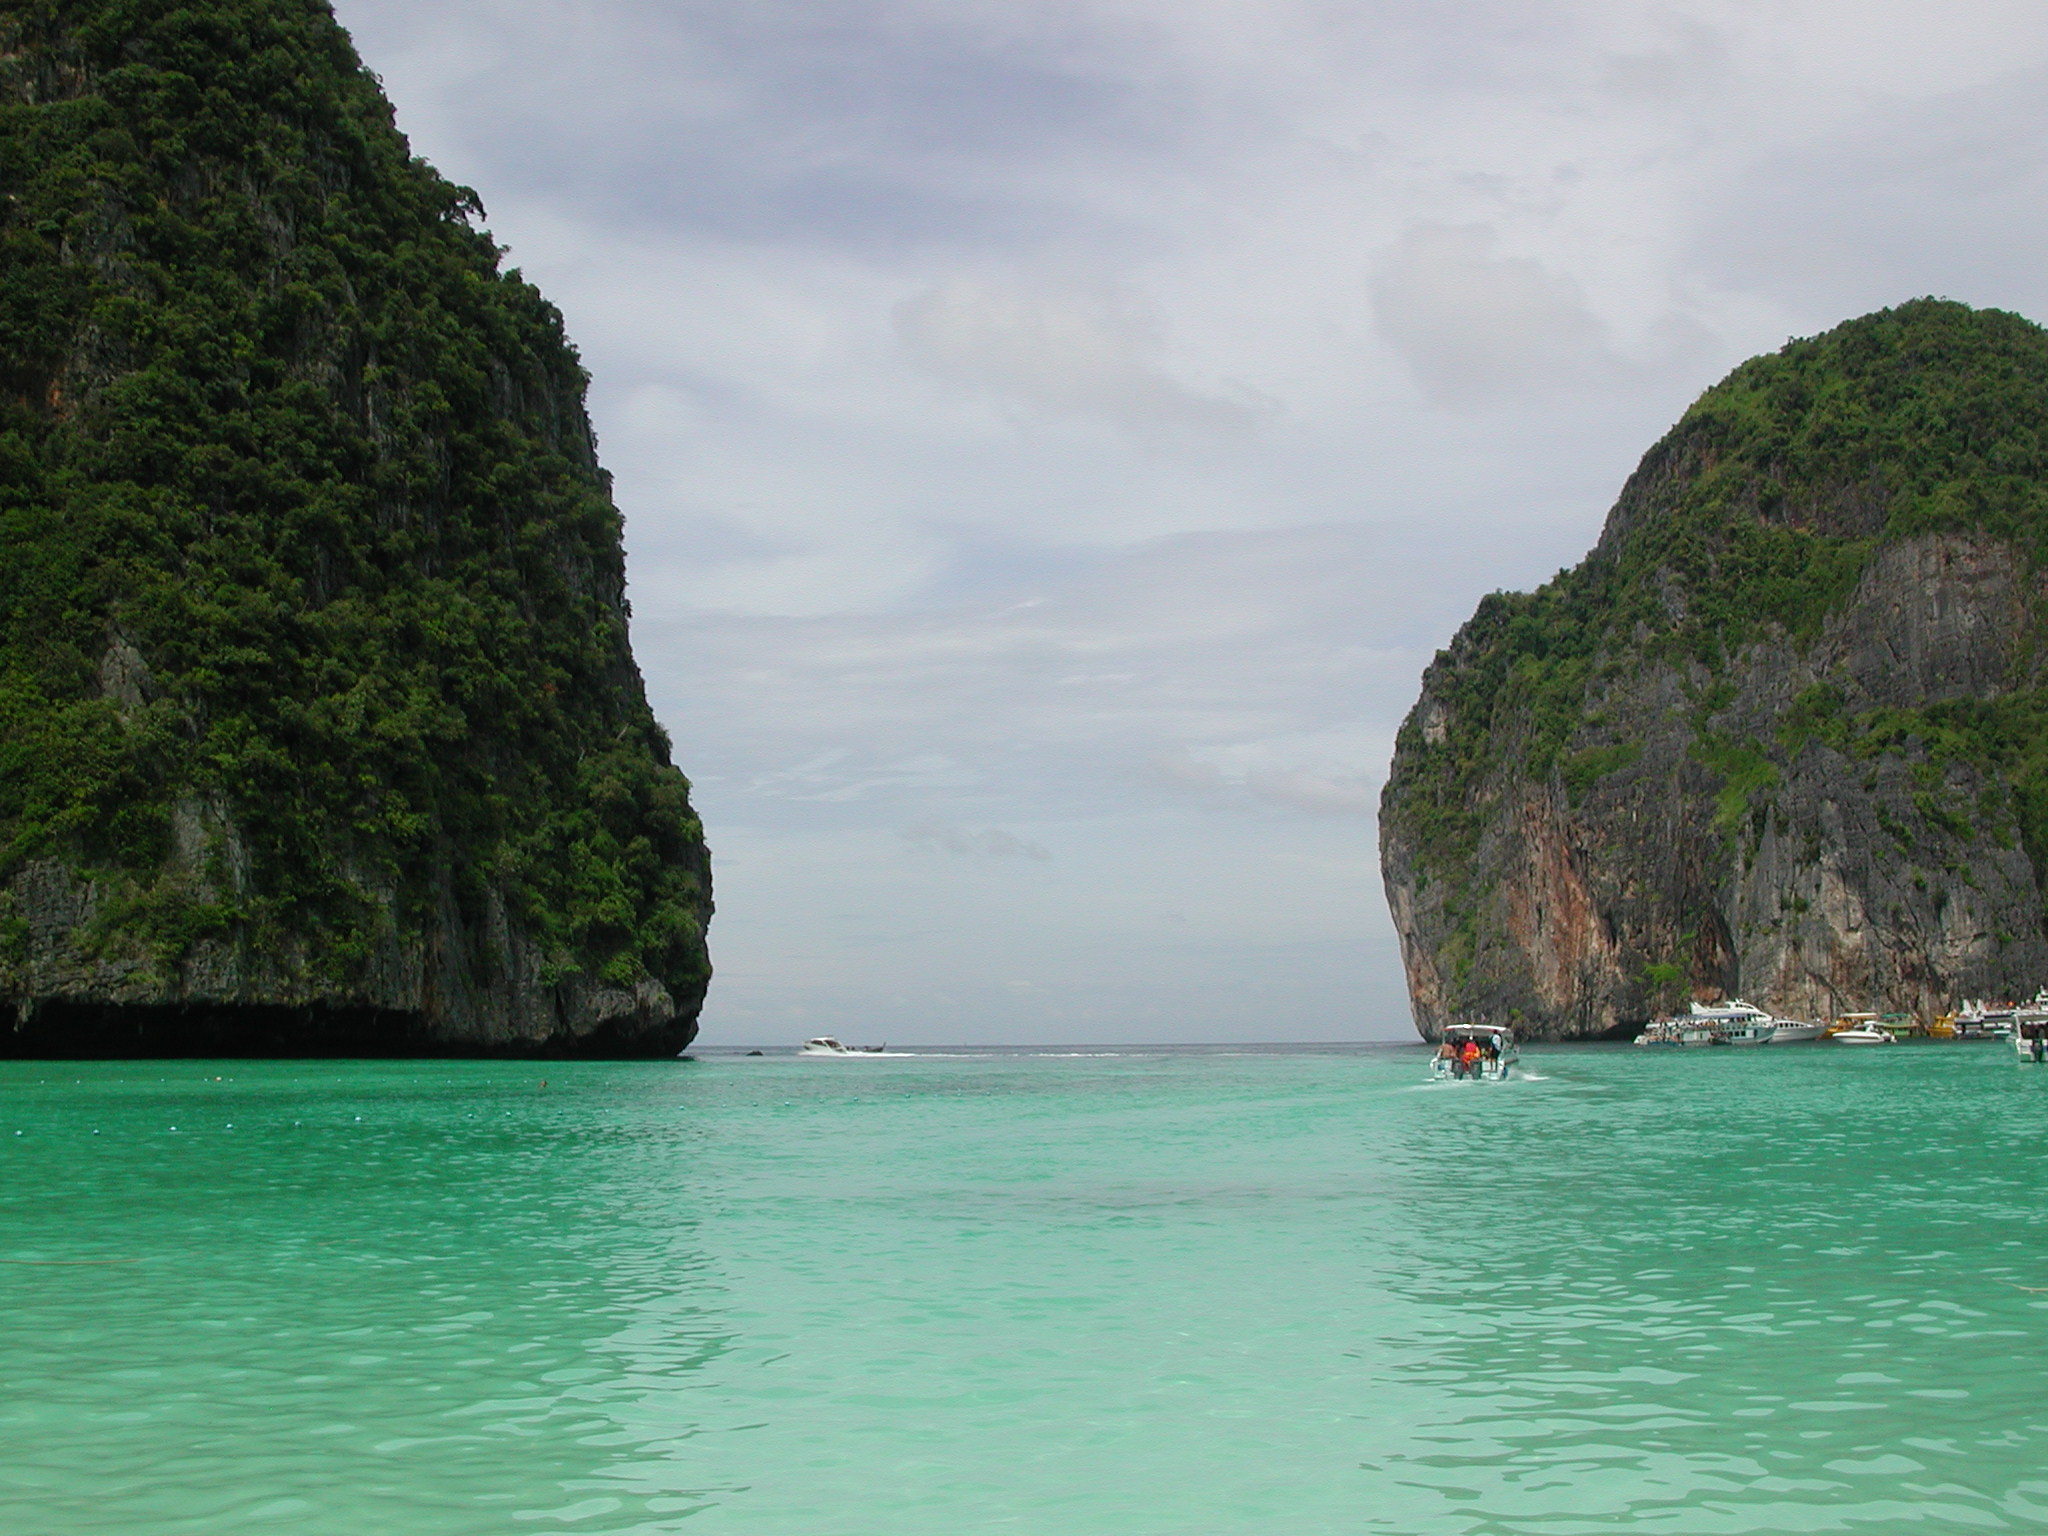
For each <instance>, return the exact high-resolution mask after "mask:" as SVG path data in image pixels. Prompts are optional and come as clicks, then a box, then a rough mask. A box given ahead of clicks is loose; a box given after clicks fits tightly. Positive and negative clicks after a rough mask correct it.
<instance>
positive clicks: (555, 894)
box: [0, 0, 711, 1056]
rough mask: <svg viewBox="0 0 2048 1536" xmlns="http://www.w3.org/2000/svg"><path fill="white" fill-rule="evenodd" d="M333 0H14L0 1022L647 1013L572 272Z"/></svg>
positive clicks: (281, 1039)
mask: <svg viewBox="0 0 2048 1536" xmlns="http://www.w3.org/2000/svg"><path fill="white" fill-rule="evenodd" d="M480 215H481V206H480V204H479V203H478V201H477V199H476V197H475V194H473V193H471V192H469V191H468V190H467V189H464V188H461V187H456V186H452V185H450V184H449V183H447V182H446V181H444V180H442V178H441V177H439V176H438V175H436V174H435V173H434V171H433V170H432V169H431V168H429V167H428V166H426V165H424V164H423V163H421V162H419V161H417V160H415V159H413V158H412V157H411V155H410V153H409V151H408V148H407V146H406V143H405V140H404V138H403V137H402V136H401V135H400V134H399V133H398V132H397V130H396V129H395V127H394V126H393V122H392V116H391V109H390V106H389V104H388V103H387V102H386V101H385V100H384V98H383V96H382V94H381V93H380V91H379V89H378V86H377V83H376V81H375V79H374V78H373V77H372V76H370V75H369V74H368V73H367V72H366V71H365V70H364V69H363V68H362V66H361V64H360V62H359V60H358V59H357V58H356V56H355V54H354V51H353V49H352V48H351V46H350V44H349V41H348V38H347V35H346V34H345V33H344V32H343V31H342V30H341V28H340V27H339V26H338V25H337V24H336V23H335V21H334V19H333V16H332V15H331V13H330V12H329V11H328V9H327V8H326V6H325V5H324V4H320V3H309V0H199V3H189V0H188V3H171V0H79V3H75V4H69V5H64V6H32V7H12V8H9V9H8V10H7V11H6V12H4V13H0V546H4V550H5V558H4V559H0V1008H4V1011H0V1053H13V1054H36V1055H72V1054H82V1055H94V1054H116V1055H150V1054H159V1053H186V1054H263V1055H296V1054H311V1053H320V1054H376V1055H384V1054H399V1055H407V1054H458V1055H469V1054H506V1055H539V1056H548V1055H578V1054H585V1055H591V1054H595V1055H672V1054H674V1053H675V1052H677V1051H678V1050H680V1049H681V1048H682V1047H683V1046H685V1045H687V1044H688V1043H689V1041H690V1040H691V1038H692V1037H693V1036H694V1035H695V1033H696V1018H697V1012H698V1008H699V1006H700V1003H701V1001H702V998H703V994H704V989H705V986H706V983H707V981H708V978H709V975H710V967H709V963H708V960H707V957H706V950H705V943H704V930H705V926H706V924H707V922H708V921H709V918H710V915H711V900H710V879H709V871H708V865H707V860H706V856H705V851H704V845H703V839H702V833H701V828H700V827H699V824H698V821H697V819H696V817H695V815H694V814H693V812H692V810H691V807H690V802H689V786H688V784H687V782H686V781H685V780H684V778H683V776H682V775H681V773H680V772H678V771H677V770H676V769H675V768H674V767H673V766H671V764H670V762H669V744H668V741H667V738H666V737H665V735H664V734H663V732H662V730H661V728H660V727H659V726H658V725H657V724H656V723H655V721H654V719H653V717H652V715H651V713H650V711H649V709H648V707H647V703H646V699H645V696H644V693H643V690H642V686H641V680H640V675H639V672H638V670H637V668H636V667H635V665H634V662H633V657H632V653H631V650H630V648H629V645H628V641H627V628H626V621H627V607H626V603H625V597H624V586H625V577H624V564H623V556H622V553H621V543H620V524H619V517H618V513H617V511H616V510H615V509H614V507H613V505H612V502H611V498H610V493H609V484H608V481H607V479H606V477H605V475H604V473H603V471H602V470H601V469H600V468H599V466H598V463H597V459H596V454H595V449H594V444H593V440H592V436H591V432H590V427H589V422H588V419H587V417H586V415H585V412H584V404H583V391H584V376H583V373H582V370H581V368H580V366H579V365H578V363H577V360H576V356H575V353H574V351H573V349H572V348H571V347H570V346H569V344H568V343H567V341H566V340H565V339H564V337H563V334H562V328H561V319H560V316H559V315H558V314H557V312H556V311H555V310H554V309H553V308H552V307H551V306H550V305H549V304H547V302H546V301H545V300H544V299H542V298H541V296H540V295H539V294H538V293H536V292H535V291H534V290H533V289H532V288H531V287H529V286H528V285H527V284H525V283H524V282H523V281H521V280H520V278H519V276H518V274H517V273H510V272H503V271H500V270H499V266H498V251H497V249H496V247H495V246H494V245H493V243H492V242H491V240H490V238H489V236H488V235H487V234H485V233H483V232H482V231H481V230H480V229H478V228H477V227H476V221H477V219H478V218H479V216H480Z"/></svg>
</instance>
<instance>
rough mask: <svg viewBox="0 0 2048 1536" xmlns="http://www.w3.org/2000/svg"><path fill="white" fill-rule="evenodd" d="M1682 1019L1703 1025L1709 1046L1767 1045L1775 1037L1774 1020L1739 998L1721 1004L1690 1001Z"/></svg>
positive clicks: (1776, 1024) (1776, 1035)
mask: <svg viewBox="0 0 2048 1536" xmlns="http://www.w3.org/2000/svg"><path fill="white" fill-rule="evenodd" d="M1682 1022H1684V1023H1687V1024H1693V1025H1699V1024H1704V1025H1706V1026H1707V1029H1708V1030H1709V1031H1710V1037H1709V1043H1710V1044H1713V1045H1769V1044H1770V1043H1771V1042H1772V1041H1774V1040H1776V1039H1777V1037H1778V1021H1777V1020H1776V1019H1774V1018H1772V1017H1771V1016H1770V1015H1769V1014H1768V1013H1765V1012H1764V1011H1763V1009H1761V1008H1759V1007H1757V1006H1756V1004H1754V1003H1745V1002H1744V1001H1743V1000H1742V999H1741V998H1739V997H1731V998H1729V999H1728V1001H1727V1002H1725V1003H1694V1004H1693V1005H1692V1007H1691V1009H1690V1010H1689V1011H1688V1012H1687V1014H1686V1016H1685V1018H1684V1020H1683V1021H1682ZM1787 1022H1790V1021H1787Z"/></svg>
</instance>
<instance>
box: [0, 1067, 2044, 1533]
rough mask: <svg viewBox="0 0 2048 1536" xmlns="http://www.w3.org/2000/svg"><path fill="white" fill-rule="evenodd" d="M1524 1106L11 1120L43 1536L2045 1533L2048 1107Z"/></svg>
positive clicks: (1648, 1080)
mask: <svg viewBox="0 0 2048 1536" xmlns="http://www.w3.org/2000/svg"><path fill="white" fill-rule="evenodd" d="M1528 1065H1529V1066H1530V1067H1531V1068H1532V1069H1533V1070H1534V1072H1535V1073H1536V1074H1537V1076H1536V1078H1535V1079H1534V1080H1530V1081H1524V1082H1516V1083H1509V1084H1506V1085H1500V1086H1494V1085H1444V1086H1429V1085H1424V1084H1422V1083H1421V1081H1420V1079H1421V1075H1422V1072H1423V1068H1424V1061H1423V1057H1422V1054H1421V1053H1420V1052H1419V1051H1412V1050H1409V1051H1392V1050H1377V1051H1355V1052H1342V1051H1323V1052H1305V1053H1287V1052H1279V1053H1250V1054H1237V1055H1231V1054H1217V1053H1211V1052H1190V1053H1178V1054H1176V1053H1168V1052H1139V1053H1127V1054H1120V1055H1062V1056H1039V1057H1031V1056H992V1055H976V1056H969V1057H964V1058H943V1057H913V1058H890V1059H882V1060H872V1061H858V1062H834V1061H804V1060H796V1059H791V1058H787V1057H785V1058H780V1059H777V1058H772V1057H771V1058H766V1059H752V1060H748V1059H741V1058H721V1059H707V1060H700V1061H697V1062H684V1063H673V1064H669V1063H663V1064H646V1065H616V1064H604V1065H564V1064H559V1063H551V1064H548V1065H545V1066H510V1065H503V1064H479V1063H446V1064H444V1063H426V1064H422V1063H413V1062H403V1063H367V1064H366V1063H331V1064H328V1063H312V1064H308V1063H297V1062H293V1063H249V1062H235V1063H213V1064H201V1063H190V1062H177V1063H116V1064H104V1063H96V1064H68V1063H8V1064H5V1065H0V1160H4V1172H0V1259H4V1260H5V1261H6V1262H4V1263H0V1297H4V1306H0V1365H4V1368H5V1382H6V1392H5V1393H4V1395H0V1529H4V1530H8V1531H20V1532H23V1533H38V1536H68V1533H73V1532H88V1531H89V1532H93V1533H96V1536H108V1533H144V1532H147V1533H150V1536H182V1533H201V1532H204V1533H207V1536H216V1533H224V1532H237V1531H251V1532H254V1531H263V1532H269V1533H297V1536H313V1533H318V1536H328V1533H334V1536H341V1533H349V1536H358V1533H362V1532H371V1531H374V1532H380V1533H383V1532H389V1533H399V1536H405V1533H414V1532H419V1533H464V1536H467V1533H478V1536H496V1533H511V1532H526V1531H533V1532H545V1531H578V1532H594V1533H595V1532H602V1533H608V1536H620V1533H627V1532H634V1533H645V1532H671V1531H688V1532H697V1533H705V1536H718V1533H735V1536H737V1533H748V1536H755V1533H759V1536H769V1533H773V1536H838V1533H845V1536H868V1533H875V1536H881V1533H889V1536H899V1533H900V1536H926V1533H930V1536H938V1533H947V1536H959V1533H967V1532H982V1531H990V1532H996V1531H1001V1532H1022V1533H1033V1536H1036V1533H1046V1536H1054V1533H1057V1536H1098V1533H1100V1536H1111V1533H1117V1536H1122V1533H1148V1536H1149V1533H1157V1536H1168V1533H1175V1536H1178V1533H1212V1532H1213V1533H1246V1536H1250V1533H1261V1536H1268V1533H1273V1536H1278V1533H1286V1536H1307V1533H1322V1532H1345V1533H1415V1536H1424V1533H1427V1536H1436V1533H1452V1532H1457V1533H1493V1532H1503V1533H1505V1532H1517V1533H1520V1532H1531V1533H1547V1536H1568V1533H1575V1532H1592V1531H1609V1530H1616V1529H1622V1528H1628V1529H1635V1528H1638V1527H1640V1528H1645V1529H1652V1530H1658V1531H1667V1532H1681V1533H1693V1532H1698V1533H1723V1532H1726V1533H1733V1532H1780V1531H1783V1532H1793V1531H1799V1532H1807V1531H1854V1530H1871V1531H1886V1532H1889V1531H1902V1530H1912V1531H1918V1532H1947V1531H1958V1532H1960V1531H1973V1532H1974V1531H1997V1530H2013V1531H2032V1530H2039V1529H2041V1528H2042V1527H2043V1526H2048V1359H2044V1352H2043V1350H2042V1348H2041V1337H2042V1331H2043V1329H2044V1326H2048V1246H2044V1236H2048V1234H2044V1230H2043V1223H2044V1218H2048V1197H2044V1193H2043V1187H2044V1177H2043V1172H2044V1171H2043V1167H2042V1160H2041V1152H2040V1147H2041V1141H2042V1134H2043V1129H2044V1125H2048V1072H2043V1071H2039V1070H2037V1069H2034V1068H2031V1067H2025V1066H2021V1065H2018V1064H2016V1063H2015V1062H2014V1061H2013V1059H2012V1056H2011V1053H2010V1052H2009V1051H2007V1050H2004V1049H2002V1048H1999V1047H1981V1046H1960V1045H1959V1046H1901V1047H1898V1048H1896V1049H1892V1050H1877V1051H1865V1052H1862V1053H1858V1052H1856V1051H1855V1050H1853V1049H1846V1048H1840V1047H1818V1046H1816V1047H1793V1048H1774V1049H1769V1050H1766V1051H1760V1052H1734V1051H1715V1052H1698V1053H1683V1054H1678V1053H1671V1054H1662V1053H1658V1054H1653V1053H1649V1052H1641V1051H1634V1052H1632V1051H1629V1050H1626V1049H1600V1048H1584V1049H1570V1048H1560V1049H1555V1050H1550V1051H1543V1052H1540V1053H1531V1056H1530V1058H1529V1062H1528ZM543 1079H545V1080H546V1086H545V1087H543V1086H541V1084H542V1080H543Z"/></svg>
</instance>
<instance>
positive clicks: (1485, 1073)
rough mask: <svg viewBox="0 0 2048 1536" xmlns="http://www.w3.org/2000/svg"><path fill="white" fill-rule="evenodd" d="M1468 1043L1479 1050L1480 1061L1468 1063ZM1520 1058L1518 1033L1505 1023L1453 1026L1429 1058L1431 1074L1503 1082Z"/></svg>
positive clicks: (1433, 1075) (1447, 1030) (1477, 1059)
mask: <svg viewBox="0 0 2048 1536" xmlns="http://www.w3.org/2000/svg"><path fill="white" fill-rule="evenodd" d="M1467 1044H1470V1045H1474V1046H1477V1047H1478V1056H1477V1058H1476V1059H1474V1060H1472V1061H1469V1062H1468V1061H1467V1060H1466V1055H1467V1052H1466V1051H1465V1047H1466V1045H1467ZM1521 1059H1522V1056H1521V1052H1520V1051H1519V1050H1517V1049H1516V1047H1515V1032H1514V1031H1513V1030H1512V1029H1509V1028H1508V1027H1507V1026H1506V1025H1505V1024H1452V1025H1450V1026H1448V1027H1447V1028H1446V1029H1445V1030H1444V1038H1443V1043H1442V1044H1441V1045H1439V1046H1438V1047H1437V1052H1436V1055H1435V1056H1433V1057H1432V1058H1431V1059H1430V1063H1429V1075H1430V1076H1431V1077H1444V1078H1465V1077H1469V1078H1473V1079H1475V1080H1477V1081H1479V1082H1484V1083H1504V1082H1506V1081H1507V1080H1508V1075H1509V1074H1510V1073H1511V1072H1513V1071H1514V1068H1515V1063H1516V1062H1518V1061H1520V1060H1521Z"/></svg>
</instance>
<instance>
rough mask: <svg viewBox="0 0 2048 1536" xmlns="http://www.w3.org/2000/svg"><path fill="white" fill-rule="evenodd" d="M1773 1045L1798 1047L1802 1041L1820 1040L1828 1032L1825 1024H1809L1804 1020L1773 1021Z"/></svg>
mask: <svg viewBox="0 0 2048 1536" xmlns="http://www.w3.org/2000/svg"><path fill="white" fill-rule="evenodd" d="M1771 1023H1772V1024H1773V1025H1774V1026H1775V1027H1774V1028H1773V1029H1772V1031H1771V1044H1773V1045H1797V1044H1799V1043H1800V1042H1801V1041H1802V1040H1818V1039H1819V1038H1820V1037H1821V1036H1822V1035H1823V1034H1825V1033H1826V1032H1827V1026H1826V1025H1825V1024H1809V1023H1807V1022H1806V1020H1804V1019H1773V1020H1772V1021H1771Z"/></svg>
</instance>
